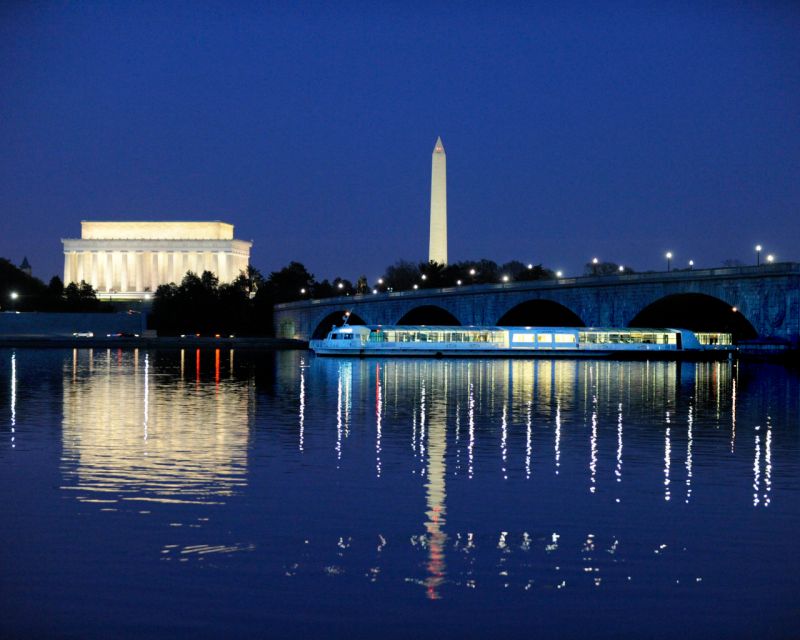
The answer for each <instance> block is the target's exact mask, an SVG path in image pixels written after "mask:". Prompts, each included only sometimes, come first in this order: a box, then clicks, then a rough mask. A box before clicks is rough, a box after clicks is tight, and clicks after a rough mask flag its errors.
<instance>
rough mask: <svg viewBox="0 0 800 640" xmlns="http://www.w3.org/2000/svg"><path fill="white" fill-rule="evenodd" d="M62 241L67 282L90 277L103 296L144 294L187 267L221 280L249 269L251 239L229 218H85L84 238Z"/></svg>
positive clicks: (177, 278) (180, 275)
mask: <svg viewBox="0 0 800 640" xmlns="http://www.w3.org/2000/svg"><path fill="white" fill-rule="evenodd" d="M61 242H62V243H63V245H64V283H65V284H69V283H71V282H76V283H79V282H81V280H83V281H85V282H88V283H89V284H91V285H92V287H94V289H95V290H96V291H97V293H98V296H99V297H102V298H118V299H142V298H147V297H148V295H149V294H151V293H155V290H156V289H157V288H158V286H159V285H162V284H168V283H170V282H175V283H176V284H180V282H181V280H183V277H184V276H185V275H186V272H187V271H193V272H194V273H196V274H198V275H200V274H202V273H203V271H211V272H213V273H214V275H216V276H217V278H219V281H220V282H231V281H232V280H235V279H236V278H237V277H238V276H239V274H240V273H247V267H248V265H249V264H250V248H251V247H252V242H247V241H245V240H236V239H235V238H234V237H233V225H232V224H227V223H225V222H219V221H213V222H98V221H87V220H84V221H81V237H80V238H67V239H62V241H61Z"/></svg>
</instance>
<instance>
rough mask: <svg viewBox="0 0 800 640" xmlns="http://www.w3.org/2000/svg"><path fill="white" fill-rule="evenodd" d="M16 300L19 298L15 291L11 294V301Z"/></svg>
mask: <svg viewBox="0 0 800 640" xmlns="http://www.w3.org/2000/svg"><path fill="white" fill-rule="evenodd" d="M17 298H19V294H18V293H17V292H16V291H12V292H11V299H12V300H16V299H17Z"/></svg>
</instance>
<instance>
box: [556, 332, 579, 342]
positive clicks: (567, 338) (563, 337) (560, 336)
mask: <svg viewBox="0 0 800 640" xmlns="http://www.w3.org/2000/svg"><path fill="white" fill-rule="evenodd" d="M556 342H561V343H564V342H575V336H574V335H572V334H571V333H557V334H556Z"/></svg>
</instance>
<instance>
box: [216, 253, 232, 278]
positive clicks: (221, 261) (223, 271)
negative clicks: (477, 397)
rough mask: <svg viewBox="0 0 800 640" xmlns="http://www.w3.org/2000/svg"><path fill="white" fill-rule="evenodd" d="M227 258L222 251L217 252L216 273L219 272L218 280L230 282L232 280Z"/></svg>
mask: <svg viewBox="0 0 800 640" xmlns="http://www.w3.org/2000/svg"><path fill="white" fill-rule="evenodd" d="M227 258H228V255H227V254H226V253H225V252H224V251H220V252H219V253H217V269H218V271H217V273H218V274H219V281H220V282H230V281H231V280H232V278H231V277H230V273H229V269H228V260H227Z"/></svg>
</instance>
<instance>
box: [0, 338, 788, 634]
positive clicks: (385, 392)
mask: <svg viewBox="0 0 800 640" xmlns="http://www.w3.org/2000/svg"><path fill="white" fill-rule="evenodd" d="M0 354H5V355H4V356H3V361H4V362H5V363H7V365H6V366H5V367H3V368H4V369H5V371H3V372H2V374H0V375H2V376H3V377H4V378H6V379H7V380H8V384H4V385H3V388H4V389H6V390H7V392H6V393H5V394H4V395H3V396H0V399H3V400H5V399H6V396H7V401H8V402H7V404H6V406H7V410H6V412H4V413H5V415H6V416H8V417H7V418H6V419H4V421H3V423H4V428H7V429H8V434H9V438H8V440H6V441H7V442H8V443H9V447H8V448H7V449H4V450H2V451H0V461H2V460H3V459H8V460H11V457H10V456H11V454H10V451H11V449H12V448H14V447H16V448H15V449H14V454H13V455H14V456H20V455H22V456H24V455H27V454H26V451H32V450H34V449H35V447H36V446H39V447H46V446H48V445H49V444H50V440H48V437H49V436H48V434H47V433H44V432H39V431H37V430H36V429H35V428H34V426H33V425H34V424H35V421H34V420H33V419H32V416H33V411H32V410H31V409H29V407H31V408H32V407H34V406H36V407H37V409H38V410H39V411H42V412H45V413H46V411H47V409H46V408H43V407H42V406H41V405H38V404H37V402H38V400H37V399H35V396H34V395H33V394H32V393H31V391H30V389H31V387H32V383H31V380H32V378H31V376H32V375H34V374H33V373H28V372H34V371H37V370H36V366H41V367H42V369H41V371H40V373H39V375H42V376H44V377H48V376H50V377H51V378H52V377H53V371H52V370H50V369H52V367H53V364H54V363H58V367H57V369H56V371H57V374H56V375H57V376H58V384H57V385H54V386H53V387H52V389H51V391H50V395H51V396H53V397H55V398H56V400H57V401H58V405H59V414H58V415H57V416H56V422H58V430H57V431H55V432H54V433H56V434H57V438H58V440H57V444H58V445H59V447H60V460H59V469H58V472H59V476H60V484H59V489H58V491H59V492H60V494H61V496H62V499H63V497H67V499H68V500H70V501H72V502H73V503H75V504H77V505H80V508H82V509H86V508H89V509H91V508H94V509H96V513H97V514H109V515H108V517H111V516H110V514H112V513H113V514H116V516H117V517H120V518H125V519H126V520H125V521H126V522H127V523H128V526H130V527H133V528H135V529H136V530H137V532H138V536H139V538H140V541H141V542H142V543H143V544H145V545H148V546H149V548H150V549H152V552H151V555H147V556H145V557H144V558H142V557H139V558H137V559H136V562H138V563H144V564H145V565H146V563H147V561H148V559H154V560H157V563H158V564H157V565H155V567H158V566H168V565H170V563H173V562H179V563H182V566H187V567H188V566H193V565H194V564H197V565H198V566H200V565H204V564H207V563H208V561H210V560H213V562H214V563H215V565H214V566H215V568H216V569H215V570H216V571H224V570H226V569H225V567H228V568H229V570H231V571H234V570H235V571H237V572H238V573H237V574H236V575H238V576H240V577H241V576H247V575H249V572H250V571H255V569H250V568H248V569H245V567H244V566H243V565H242V564H240V561H239V560H237V559H238V558H239V557H242V556H247V557H248V560H247V562H248V563H249V564H248V567H257V571H256V573H257V574H258V576H259V580H260V581H261V582H258V583H254V584H256V586H254V588H256V589H258V588H268V589H271V590H276V589H277V590H281V589H283V587H281V586H280V585H281V584H283V583H282V582H281V581H287V580H292V579H294V580H298V581H302V582H303V585H304V589H306V590H309V589H310V590H311V593H312V594H313V593H315V591H314V590H315V589H319V590H320V591H319V593H320V594H321V593H323V592H324V591H325V589H326V587H325V584H327V583H325V582H321V581H323V580H336V581H338V584H339V585H340V586H339V588H340V589H343V590H345V591H346V592H347V593H349V594H351V595H352V596H354V597H355V598H358V597H360V596H359V594H360V593H362V591H361V590H363V589H365V588H368V587H366V586H358V585H359V584H363V585H370V584H380V585H382V588H383V589H388V591H387V592H386V593H387V595H386V596H385V597H386V598H388V599H390V600H394V599H395V598H397V597H399V596H400V595H401V594H404V593H405V591H404V589H406V588H408V587H409V586H410V587H412V588H414V589H416V590H417V591H416V596H417V597H418V598H419V599H420V600H423V601H428V600H435V601H440V602H449V601H453V602H456V603H457V602H461V601H462V599H463V598H464V597H465V596H464V595H463V594H464V593H467V592H471V591H476V592H477V591H480V592H481V593H482V594H487V593H488V594H492V593H495V594H508V593H516V594H524V593H540V594H552V593H559V594H560V593H565V594H566V593H573V594H575V597H578V598H579V599H581V600H582V599H585V598H587V597H588V598H591V597H595V596H591V595H589V593H594V592H595V590H604V591H609V592H611V593H616V594H618V595H620V596H624V598H625V599H630V602H631V605H630V607H631V608H632V610H633V608H634V607H635V606H637V605H636V602H638V600H637V598H640V597H642V595H641V594H651V595H652V593H653V592H654V590H655V593H657V596H656V597H658V598H661V597H665V594H666V590H672V589H678V588H679V587H680V588H683V589H686V588H689V585H691V588H692V589H694V590H695V591H692V592H687V591H681V592H678V593H671V595H670V598H673V599H677V600H679V601H681V602H682V603H683V605H684V607H691V606H694V604H693V603H694V602H695V600H697V601H698V602H699V601H701V600H702V599H703V598H708V597H713V598H714V600H715V601H716V602H720V601H722V602H725V597H730V598H733V594H732V593H731V594H727V592H726V591H725V588H726V581H728V582H729V581H730V576H731V573H732V572H733V573H734V574H736V575H741V574H744V575H749V577H750V583H749V584H748V585H747V586H748V593H749V594H750V596H751V597H754V598H756V599H757V600H758V602H760V603H762V604H763V603H766V602H767V601H768V599H770V598H773V597H774V594H769V593H768V592H767V591H764V592H763V593H761V592H759V591H758V588H759V583H758V579H760V578H759V573H758V572H759V570H760V571H764V572H765V571H766V570H767V569H766V567H774V566H776V562H777V566H784V561H785V560H786V558H783V557H779V558H777V559H776V558H773V557H772V556H770V555H769V554H770V553H774V552H775V550H776V549H778V553H779V554H780V553H784V552H786V550H787V549H789V548H792V545H793V543H792V542H790V536H788V535H785V534H784V532H783V529H782V527H781V523H782V522H784V521H785V522H787V523H790V524H791V523H798V524H800V507H799V506H798V500H797V496H798V492H800V463H799V461H798V437H797V436H798V384H797V379H796V377H795V376H794V374H790V373H787V372H785V371H783V370H779V369H777V368H774V367H773V368H770V367H766V368H765V367H759V366H755V365H753V366H750V365H737V364H735V363H730V362H713V363H676V362H613V361H571V360H553V361H547V360H531V361H525V360H465V361H449V360H410V359H409V360H402V359H398V360H391V359H388V360H355V359H353V360H350V359H319V358H315V357H314V356H313V355H311V354H308V353H305V352H303V353H299V352H289V353H278V354H273V355H269V356H266V357H264V356H255V355H253V354H245V353H234V351H232V350H211V351H202V352H201V351H200V350H195V349H191V350H182V351H176V352H144V351H141V352H140V351H123V350H111V349H109V350H74V351H70V352H49V354H50V355H48V356H47V357H44V356H42V355H41V354H40V353H39V354H36V352H32V351H25V350H19V351H17V352H8V351H6V352H0ZM37 358H40V359H42V361H43V363H44V364H42V365H37V364H36V363H37ZM48 368H49V369H48ZM21 376H23V377H21ZM737 430H738V438H739V441H738V442H737ZM17 445H19V446H17ZM15 459H16V458H15ZM0 505H2V512H0V515H2V513H5V511H6V509H8V508H10V507H9V506H8V503H2V502H0ZM42 508H43V509H44V508H47V507H46V500H44V499H43V500H42ZM79 513H85V512H79ZM759 514H763V515H759ZM770 514H776V516H775V517H777V518H779V520H773V519H768V518H769V517H770ZM131 518H136V519H135V520H131ZM144 518H149V519H150V520H144ZM151 522H152V524H150V523H151ZM790 524H787V527H789V526H790ZM62 526H64V527H66V528H69V527H70V526H73V525H72V524H71V523H70V521H69V520H67V521H66V523H62ZM96 526H97V527H98V528H99V529H98V532H101V531H102V527H103V521H102V520H101V521H98V523H97V525H96ZM781 534H784V535H785V540H784V538H781ZM740 539H741V540H747V541H748V543H747V546H746V547H742V546H741V545H744V544H745V543H744V542H742V541H740ZM781 540H784V542H783V543H781ZM58 544H61V545H64V544H68V543H65V541H64V540H63V539H59V540H58ZM768 544H769V545H772V547H769V546H768ZM220 563H222V564H220ZM732 563H738V564H735V566H734V565H732ZM754 567H756V568H754ZM187 570H188V569H187ZM43 571H44V569H43ZM33 575H36V572H35V571H34V572H33ZM147 575H148V577H149V578H150V579H151V580H152V579H158V576H159V575H162V574H161V573H160V570H159V569H158V568H152V569H151V572H150V573H149V574H147ZM192 575H193V576H194V577H195V578H197V579H199V575H200V574H192ZM761 578H764V579H765V580H766V577H765V576H761ZM119 579H120V580H124V579H130V578H123V577H122V576H120V577H119ZM780 579H781V580H782V581H783V582H782V584H788V582H789V581H790V576H789V573H788V571H787V574H786V575H782V576H780ZM792 579H794V580H795V582H796V581H797V580H796V578H792ZM258 585H260V587H259V586H258ZM740 586H741V585H740ZM764 588H766V587H764ZM703 589H705V591H703ZM711 589H716V591H713V592H712V591H710V590H711ZM587 590H591V592H590V591H587ZM232 593H233V591H231V592H230V593H228V592H220V593H218V594H217V595H218V597H220V598H223V599H225V598H227V597H229V596H230V597H233V596H232V595H230V594H232ZM783 593H784V592H781V593H779V594H778V596H780V597H782V596H783ZM785 593H788V589H787V590H786V591H785ZM498 597H499V596H498ZM503 597H510V596H503ZM513 597H514V598H518V597H521V596H520V595H517V596H513ZM568 597H569V596H566V595H565V596H563V598H568ZM737 597H738V596H737ZM388 601H389V600H387V601H386V602H388ZM731 601H733V600H731ZM778 601H779V602H780V599H779V600H778ZM511 602H512V603H516V602H517V600H513V599H512V600H511ZM522 602H523V601H521V600H520V601H519V603H520V606H522ZM564 602H568V600H564ZM231 606H233V605H231ZM284 606H286V605H284ZM289 606H290V605H289ZM526 606H527V605H526ZM764 606H766V605H764ZM729 609H730V610H729V615H730V616H731V619H734V618H735V615H734V613H735V607H733V605H731V606H730V607H729ZM264 615H267V613H265V614H264ZM398 615H400V614H398ZM519 615H523V617H524V614H522V613H520V614H519ZM632 615H633V614H632ZM401 617H402V616H401Z"/></svg>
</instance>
